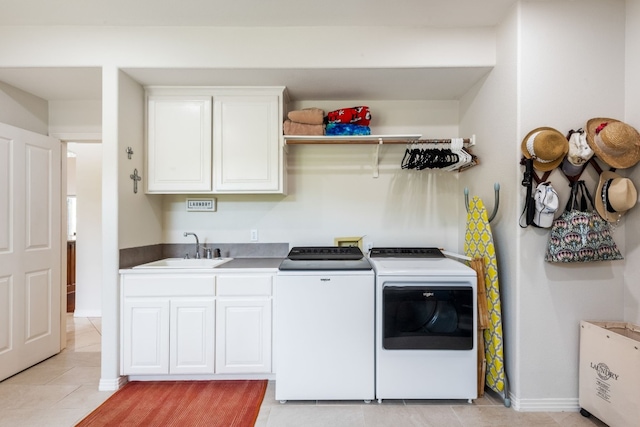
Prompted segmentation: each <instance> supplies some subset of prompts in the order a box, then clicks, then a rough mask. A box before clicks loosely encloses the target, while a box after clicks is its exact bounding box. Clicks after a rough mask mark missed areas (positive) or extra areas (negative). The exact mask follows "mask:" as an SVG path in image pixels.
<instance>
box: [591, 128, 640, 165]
mask: <svg viewBox="0 0 640 427" xmlns="http://www.w3.org/2000/svg"><path fill="white" fill-rule="evenodd" d="M587 142H588V143H589V146H590V147H591V148H592V149H593V151H594V152H595V153H596V156H598V158H600V159H602V161H603V162H605V163H606V164H608V165H609V166H611V167H613V168H616V169H624V168H629V167H631V166H633V165H635V164H636V163H638V161H640V134H639V133H638V131H637V130H635V129H634V128H633V127H631V126H629V125H628V124H626V123H623V122H621V121H619V120H615V119H607V118H594V119H590V120H589V121H588V122H587Z"/></svg>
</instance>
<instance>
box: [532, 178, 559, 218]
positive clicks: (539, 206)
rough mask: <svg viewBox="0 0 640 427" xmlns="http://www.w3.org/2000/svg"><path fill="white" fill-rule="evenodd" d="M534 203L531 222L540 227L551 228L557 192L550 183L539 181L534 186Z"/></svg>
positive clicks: (556, 205)
mask: <svg viewBox="0 0 640 427" xmlns="http://www.w3.org/2000/svg"><path fill="white" fill-rule="evenodd" d="M533 199H534V200H535V203H536V211H535V213H534V215H533V223H534V224H535V225H537V226H538V227H541V228H551V226H552V225H553V219H554V218H553V217H554V215H555V213H556V211H557V210H558V193H556V190H554V189H553V187H552V186H551V184H550V183H548V182H541V183H540V184H538V186H537V187H536V193H535V195H534V196H533Z"/></svg>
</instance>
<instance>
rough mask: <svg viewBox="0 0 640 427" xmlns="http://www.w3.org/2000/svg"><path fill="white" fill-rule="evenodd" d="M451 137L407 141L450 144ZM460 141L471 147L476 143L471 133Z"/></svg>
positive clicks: (412, 142)
mask: <svg viewBox="0 0 640 427" xmlns="http://www.w3.org/2000/svg"><path fill="white" fill-rule="evenodd" d="M452 139H453V138H446V139H441V138H440V139H416V140H414V141H409V142H410V143H411V144H451V141H452ZM462 143H463V144H465V145H467V146H469V147H471V146H473V145H476V136H475V135H472V136H471V138H462ZM390 144H399V142H390Z"/></svg>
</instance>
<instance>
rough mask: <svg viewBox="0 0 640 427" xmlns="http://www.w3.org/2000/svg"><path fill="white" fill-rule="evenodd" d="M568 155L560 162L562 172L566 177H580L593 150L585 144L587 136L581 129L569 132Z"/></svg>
mask: <svg viewBox="0 0 640 427" xmlns="http://www.w3.org/2000/svg"><path fill="white" fill-rule="evenodd" d="M570 134H571V136H570V137H569V153H568V154H567V157H565V158H564V160H563V161H562V172H564V174H565V175H566V176H577V175H580V173H581V172H582V170H583V169H584V165H585V164H586V163H587V162H588V161H589V159H591V157H593V150H592V149H591V147H590V146H589V143H588V142H587V135H586V134H585V132H584V131H583V130H582V129H579V130H577V131H574V130H572V131H570Z"/></svg>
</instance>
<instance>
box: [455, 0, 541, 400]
mask: <svg viewBox="0 0 640 427" xmlns="http://www.w3.org/2000/svg"><path fill="white" fill-rule="evenodd" d="M518 12H519V9H518V8H517V7H514V8H512V10H511V11H510V13H509V14H508V15H507V16H506V17H505V19H504V21H503V22H502V23H501V25H500V26H499V27H498V29H497V30H498V31H497V45H496V46H497V49H496V66H495V67H494V69H493V70H492V71H491V73H490V74H489V75H488V76H487V78H486V79H485V80H484V81H483V82H480V83H478V85H477V87H476V88H474V89H473V90H471V91H469V93H468V94H466V95H465V96H464V97H463V98H462V100H461V101H460V132H461V134H465V133H468V132H474V133H476V136H477V138H478V139H479V140H480V141H484V143H483V144H479V145H478V147H477V148H476V149H475V150H474V152H475V153H476V154H477V155H478V156H479V157H480V159H481V165H480V167H478V168H477V170H471V171H469V172H468V173H470V174H472V175H473V182H472V183H471V185H470V188H469V193H470V196H474V195H475V196H478V197H480V198H481V199H482V200H483V202H484V204H485V206H486V207H487V210H489V211H491V210H492V209H493V206H494V205H495V200H494V199H495V190H494V187H493V185H492V184H493V183H499V185H500V196H499V197H500V203H499V209H498V213H497V215H496V217H495V219H494V220H493V221H492V222H491V224H490V225H491V231H492V233H493V238H494V244H495V249H496V256H497V260H498V281H499V288H500V299H501V309H502V329H503V337H504V347H503V353H504V357H505V370H506V373H507V376H508V380H509V385H508V387H505V392H507V389H510V390H509V391H510V392H511V393H513V395H515V396H519V395H520V394H521V383H520V381H519V372H520V369H521V366H520V361H521V360H520V356H519V354H518V348H519V345H520V344H519V343H520V341H521V340H523V339H527V336H528V335H527V334H523V333H522V331H521V329H520V323H521V318H520V316H521V307H520V306H521V304H526V302H523V301H522V300H521V299H520V293H519V284H518V275H517V272H518V271H519V268H520V267H519V266H520V263H521V262H522V261H521V257H520V255H519V253H520V247H519V245H517V244H516V243H515V242H516V241H517V234H518V227H517V225H516V221H517V218H518V217H519V215H520V210H519V208H518V203H517V200H518V199H519V197H520V190H519V189H520V181H521V180H522V177H521V175H520V168H519V166H518V163H519V160H520V154H519V150H518V147H519V143H518V130H517V125H518V108H517V106H518V104H517V99H518V98H517V95H518V92H517V65H518V64H517V61H518V37H517V35H518V28H519V27H518V26H519V20H518V17H519V14H518ZM464 220H466V218H464ZM463 224H464V223H463ZM512 397H513V396H512ZM514 406H515V405H514Z"/></svg>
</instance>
